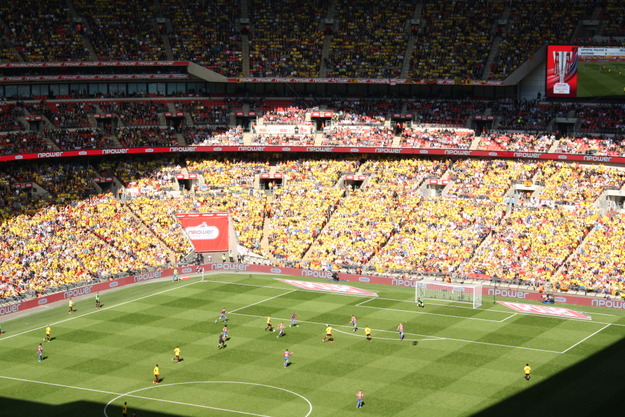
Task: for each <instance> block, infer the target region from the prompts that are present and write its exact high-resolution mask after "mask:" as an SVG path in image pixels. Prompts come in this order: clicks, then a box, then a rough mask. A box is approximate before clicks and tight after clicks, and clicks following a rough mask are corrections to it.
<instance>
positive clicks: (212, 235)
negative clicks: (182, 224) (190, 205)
mask: <svg viewBox="0 0 625 417" xmlns="http://www.w3.org/2000/svg"><path fill="white" fill-rule="evenodd" d="M185 230H186V231H187V234H188V235H189V237H190V238H191V239H192V240H215V239H217V238H218V237H219V229H218V228H217V227H215V226H209V225H207V224H206V223H202V224H200V225H197V226H190V227H187V228H186V229H185Z"/></svg>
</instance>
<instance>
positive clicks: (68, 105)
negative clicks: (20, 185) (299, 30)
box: [0, 98, 625, 156]
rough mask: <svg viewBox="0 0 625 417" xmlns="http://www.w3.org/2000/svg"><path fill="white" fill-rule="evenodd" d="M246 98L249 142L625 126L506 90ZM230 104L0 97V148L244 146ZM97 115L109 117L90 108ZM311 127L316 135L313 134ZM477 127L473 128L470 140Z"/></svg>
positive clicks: (412, 138) (615, 114) (387, 142)
mask: <svg viewBox="0 0 625 417" xmlns="http://www.w3.org/2000/svg"><path fill="white" fill-rule="evenodd" d="M321 101H323V100H321ZM251 102H252V103H254V104H252V105H254V106H258V107H254V108H255V109H258V114H259V116H258V119H256V120H253V121H252V122H251V123H250V126H249V128H250V130H251V135H250V140H249V141H248V143H250V144H259V145H260V144H262V145H278V144H280V145H298V144H301V145H305V146H308V145H314V144H323V145H333V146H384V147H390V146H397V147H402V148H414V147H417V148H453V149H480V150H481V149H484V150H494V151H499V150H505V151H515V152H561V153H576V154H595V155H609V156H620V155H623V150H622V145H621V140H620V137H619V135H618V134H614V132H617V131H620V130H622V129H623V128H624V126H625V125H623V124H622V123H621V119H622V118H623V117H625V113H624V111H623V107H622V106H620V105H591V106H583V105H581V104H579V103H545V102H540V101H538V100H511V99H501V100H496V101H486V100H476V101H474V102H466V101H464V100H440V101H434V100H429V101H428V100H398V101H395V100H384V99H356V98H354V99H349V100H347V99H342V100H326V101H324V104H323V106H324V107H325V108H327V110H320V109H319V107H318V106H314V105H313V104H314V103H312V102H309V103H302V104H296V103H295V102H294V101H291V100H264V101H253V100H252V101H251ZM399 104H402V106H403V110H404V111H405V112H408V113H409V114H410V115H411V116H413V117H411V118H410V119H407V121H397V120H396V119H395V118H394V117H395V116H394V115H395V114H397V113H394V112H395V111H396V110H397V108H398V107H399V108H401V107H402V106H400V105H399ZM329 105H331V107H329ZM233 106H236V107H237V108H240V106H241V101H239V100H234V101H232V100H228V99H200V100H197V99H187V100H184V99H170V100H132V99H131V100H118V99H115V100H98V101H97V102H96V101H84V102H77V101H64V100H41V101H33V102H28V101H27V102H15V103H5V104H0V133H2V132H12V133H13V134H12V135H6V136H3V144H2V147H1V149H0V152H3V153H25V152H42V151H47V150H78V149H96V148H104V147H120V146H128V147H132V146H139V147H142V146H171V145H176V144H185V145H208V146H216V145H243V144H244V142H245V140H244V130H245V129H247V127H244V126H242V125H239V126H235V127H232V125H231V121H232V120H233V118H234V117H235V116H234V114H233V113H234V112H235V110H234V107H233ZM174 112H176V113H178V112H180V113H181V114H175V120H174V118H172V117H173V116H171V115H172V114H174ZM314 112H318V113H320V114H321V113H324V114H329V115H330V116H329V118H327V119H325V122H324V123H321V124H319V123H318V121H315V120H313V119H312V116H311V115H312V113H314ZM486 113H489V114H490V118H489V122H488V123H489V124H488V125H487V126H486V127H485V128H481V127H480V126H478V125H477V122H475V121H474V120H473V117H474V116H475V115H480V116H481V118H480V119H481V120H483V119H484V117H485V116H486ZM102 114H106V115H107V117H108V118H106V119H102V118H101V117H99V118H96V117H94V116H101V115H102ZM400 114H402V113H400ZM38 117H39V118H38ZM560 118H563V119H567V120H569V121H570V122H569V123H574V122H575V125H573V124H571V126H572V129H571V131H570V132H566V133H563V132H559V131H558V128H559V125H558V119H560ZM237 121H238V122H240V120H237ZM115 126H119V128H117V129H115ZM462 126H471V128H467V127H462ZM317 129H320V131H321V134H320V135H316V133H317ZM24 131H29V132H28V133H26V132H24ZM476 131H477V132H480V133H479V134H478V135H477V140H475V139H476V135H475V132H476ZM586 131H596V132H594V133H591V132H589V133H586ZM34 132H37V133H34ZM120 132H123V133H120ZM610 132H612V133H610ZM178 134H180V137H178V136H177V135H178ZM317 136H319V137H317ZM31 138H34V140H31ZM122 142H123V143H122Z"/></svg>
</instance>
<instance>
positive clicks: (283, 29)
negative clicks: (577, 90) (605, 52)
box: [0, 0, 625, 80]
mask: <svg viewBox="0 0 625 417" xmlns="http://www.w3.org/2000/svg"><path fill="white" fill-rule="evenodd" d="M39 6H40V4H39V3H38V2H36V1H34V0H25V2H21V3H15V2H4V3H3V4H2V5H0V18H1V19H0V20H1V21H2V22H3V23H4V24H3V25H2V26H1V27H0V35H1V36H0V38H3V39H4V40H3V41H2V45H1V46H0V58H2V60H6V61H10V62H16V61H21V60H23V61H26V62H54V61H95V60H98V61H155V60H161V61H164V60H189V61H193V62H196V63H198V64H200V65H203V66H205V67H207V68H209V69H211V70H214V71H216V72H218V73H220V74H223V75H225V76H229V77H240V76H248V75H249V76H253V77H319V76H320V75H321V74H322V73H324V72H325V74H324V76H327V77H348V78H387V79H388V78H398V77H402V76H404V77H408V78H412V79H418V80H424V79H453V80H466V79H473V80H476V79H484V78H487V79H497V80H500V79H504V78H505V77H507V76H509V75H510V74H511V73H512V72H513V71H514V70H515V69H516V68H518V67H519V65H520V64H522V63H523V62H525V61H527V60H529V59H532V56H533V54H534V53H535V52H536V51H537V50H538V49H539V48H540V47H541V46H543V45H547V44H568V43H570V42H571V40H572V39H573V37H574V35H575V33H576V28H577V26H578V25H579V23H580V22H582V21H583V20H597V19H598V20H599V21H600V22H601V24H600V25H599V29H600V30H599V31H598V35H599V38H597V40H596V42H597V43H602V44H604V43H608V44H618V39H619V37H620V36H622V35H623V33H625V30H624V29H623V20H622V17H621V15H622V13H620V12H621V11H623V7H622V5H621V4H620V3H619V2H618V1H616V0H609V1H608V0H606V1H590V2H573V3H571V2H568V1H566V0H554V1H551V2H549V3H548V4H545V5H543V6H541V13H536V9H535V7H534V6H535V5H534V4H532V3H527V2H500V1H495V0H479V1H468V0H457V1H454V2H434V1H429V2H423V3H419V4H415V3H414V2H412V1H407V0H383V1H378V2H366V1H361V0H358V1H353V0H351V1H348V0H337V1H332V2H331V1H326V0H313V1H309V2H299V1H296V0H288V1H282V2H267V1H263V0H250V1H248V2H247V3H246V5H245V7H242V5H241V4H240V3H239V2H230V1H227V0H215V1H210V2H207V1H202V0H190V1H185V2H182V3H181V2H179V1H174V0H163V1H160V2H157V3H149V2H147V3H146V2H122V3H111V2H107V1H105V0H95V1H86V0H72V1H69V2H67V1H64V0H51V1H50V2H49V3H47V4H46V7H45V8H41V7H39ZM597 12H598V13H597ZM294 16H297V19H294ZM580 43H582V44H592V43H593V40H592V39H580ZM206 45H210V47H207V46H206ZM244 53H245V54H246V56H244ZM490 55H492V57H490Z"/></svg>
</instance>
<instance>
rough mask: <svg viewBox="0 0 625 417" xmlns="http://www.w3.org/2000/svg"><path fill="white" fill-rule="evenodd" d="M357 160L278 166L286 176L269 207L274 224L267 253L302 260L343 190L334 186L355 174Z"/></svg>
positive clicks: (279, 170)
mask: <svg viewBox="0 0 625 417" xmlns="http://www.w3.org/2000/svg"><path fill="white" fill-rule="evenodd" d="M357 167H358V162H357V161H356V160H349V159H343V160H336V159H306V160H299V159H297V160H286V161H281V162H279V163H278V164H276V170H277V172H280V173H283V175H285V176H286V177H287V179H286V185H285V186H284V187H282V188H278V189H277V190H276V191H275V193H274V201H273V202H272V204H271V206H270V207H268V211H269V213H268V217H269V220H270V222H271V230H270V232H269V243H268V252H269V253H270V254H271V256H272V257H275V258H278V259H284V260H296V261H297V260H300V259H302V257H303V256H304V254H305V253H306V251H307V250H308V248H309V247H310V245H311V244H312V243H313V241H314V239H315V237H316V236H317V235H318V234H319V233H320V232H321V229H322V228H323V227H324V225H325V224H326V222H327V221H328V220H329V219H330V217H331V215H332V212H333V211H334V210H335V208H336V205H337V204H338V202H339V200H340V198H341V196H342V194H343V190H341V189H340V188H338V187H335V185H336V183H337V181H338V180H339V178H340V177H341V175H342V174H343V173H344V172H346V171H351V172H355V171H356V170H357Z"/></svg>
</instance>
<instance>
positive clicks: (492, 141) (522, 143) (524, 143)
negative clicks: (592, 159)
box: [477, 131, 583, 153]
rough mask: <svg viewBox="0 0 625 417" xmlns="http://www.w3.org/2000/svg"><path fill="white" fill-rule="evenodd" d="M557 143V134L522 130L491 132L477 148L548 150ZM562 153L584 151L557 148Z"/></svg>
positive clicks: (482, 139)
mask: <svg viewBox="0 0 625 417" xmlns="http://www.w3.org/2000/svg"><path fill="white" fill-rule="evenodd" d="M555 143H557V141H556V137H555V135H553V134H551V135H549V134H529V133H522V132H505V131H501V132H491V133H489V134H488V135H485V136H482V137H481V138H480V142H479V143H478V145H477V149H485V150H488V151H519V152H547V151H549V150H551V147H552V146H553V145H554V144H555ZM556 152H562V153H583V152H567V151H565V150H564V149H562V150H557V151H556Z"/></svg>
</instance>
